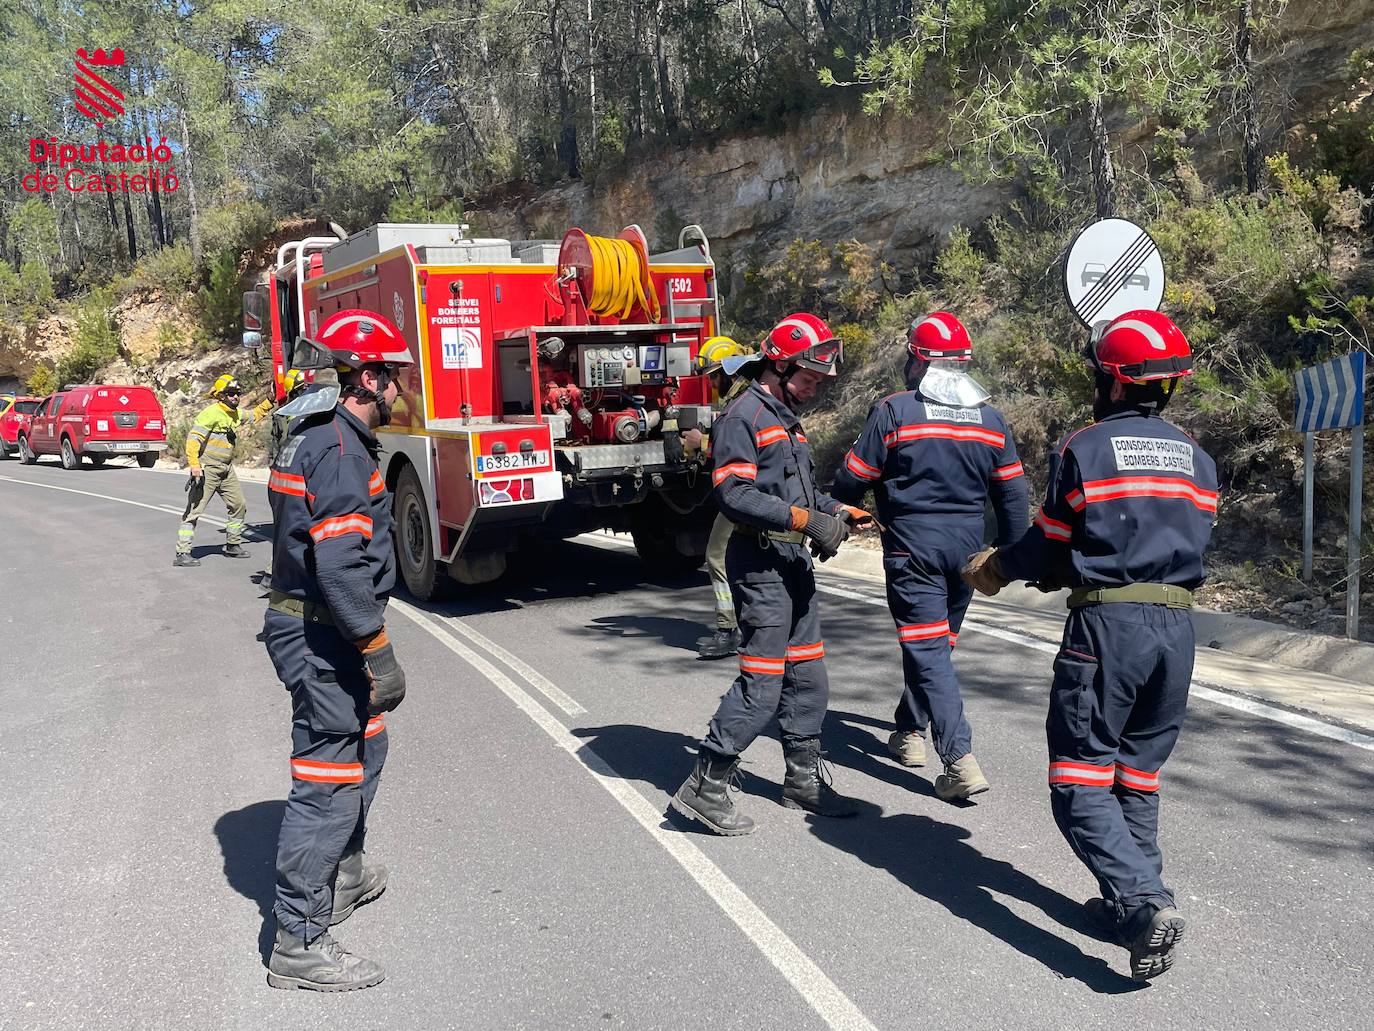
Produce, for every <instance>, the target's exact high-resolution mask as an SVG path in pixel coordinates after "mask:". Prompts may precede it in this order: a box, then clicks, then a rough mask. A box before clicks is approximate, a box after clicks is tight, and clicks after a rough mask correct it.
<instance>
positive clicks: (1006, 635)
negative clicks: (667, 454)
mask: <svg viewBox="0 0 1374 1031" xmlns="http://www.w3.org/2000/svg"><path fill="white" fill-rule="evenodd" d="M816 590H818V591H821V592H822V593H824V594H833V595H834V596H835V597H837V598H848V599H849V600H851V601H860V602H863V603H864V604H866V605H874V606H878V607H881V608H884V609H886V608H887V601H886V599H883V598H874V597H872V596H871V595H867V594H863V593H860V592H859V591H850V590H846V589H845V588H843V587H831V586H830V585H829V584H817V585H816ZM960 630H961V632H962V631H963V630H973V631H974V632H976V633H980V634H987V635H988V636H989V637H996V638H999V639H1000V640H1003V641H1009V642H1011V643H1012V644H1018V645H1021V646H1022V647H1023V648H1033V649H1035V650H1036V651H1039V652H1045V653H1046V654H1049V655H1054V654H1057V653H1058V651H1059V645H1057V644H1053V643H1051V642H1049V641H1042V640H1041V639H1040V638H1038V637H1032V636H1031V635H1030V634H1022V633H1017V632H1016V631H1014V630H1005V629H1003V628H1002V627H997V626H990V625H988V624H987V623H981V622H979V621H978V620H974V619H966V620H964V625H963V626H962V627H961V628H960ZM1188 691H1189V694H1191V695H1192V697H1194V698H1201V699H1202V700H1203V701H1205V702H1211V703H1212V704H1213V705H1222V706H1225V707H1226V708H1228V709H1235V710H1237V711H1239V712H1245V713H1249V714H1250V715H1252V716H1259V717H1261V718H1263V719H1266V720H1272V721H1273V722H1275V723H1282V724H1283V725H1284V726H1287V727H1293V728H1294V729H1296V730H1305V731H1307V733H1309V734H1316V735H1317V736H1318V737H1324V738H1330V739H1331V740H1332V741H1340V742H1341V743H1342V744H1347V745H1354V746H1355V747H1356V748H1363V749H1365V750H1366V751H1369V752H1374V735H1370V734H1362V733H1360V732H1359V731H1358V730H1352V729H1350V728H1349V727H1342V726H1340V725H1338V724H1335V723H1327V722H1326V721H1325V720H1319V719H1315V718H1313V717H1311V716H1304V715H1302V714H1301V713H1296V712H1290V711H1289V710H1287V709H1280V708H1279V707H1278V706H1276V705H1266V704H1265V703H1264V702H1260V701H1256V700H1255V699H1253V698H1247V697H1245V696H1244V695H1237V694H1232V693H1231V692H1230V691H1228V690H1226V689H1225V688H1223V687H1220V686H1218V685H1215V684H1208V683H1206V682H1204V681H1200V680H1194V681H1193V682H1192V683H1191V684H1190V685H1189V688H1188Z"/></svg>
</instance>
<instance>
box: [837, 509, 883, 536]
mask: <svg viewBox="0 0 1374 1031" xmlns="http://www.w3.org/2000/svg"><path fill="white" fill-rule="evenodd" d="M841 511H843V512H844V514H845V516H846V517H848V519H849V525H850V526H851V527H853V528H854V529H855V530H870V529H872V528H873V527H874V526H877V525H878V521H877V520H876V519H874V518H873V513H872V512H865V511H864V510H863V509H862V508H856V507H855V506H853V505H845V506H844V508H843V509H842V510H841Z"/></svg>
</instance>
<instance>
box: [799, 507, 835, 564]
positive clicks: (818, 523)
mask: <svg viewBox="0 0 1374 1031" xmlns="http://www.w3.org/2000/svg"><path fill="white" fill-rule="evenodd" d="M792 529H793V530H800V531H801V533H802V536H804V537H805V538H806V539H807V540H809V541H810V542H811V554H812V555H814V556H815V557H816V558H818V559H820V560H821V561H822V562H824V561H826V560H827V559H831V558H834V557H835V556H836V555H838V554H839V553H840V545H841V544H842V543H844V539H845V538H846V537H848V536H849V523H848V522H847V521H846V520H844V519H840V518H837V517H836V516H833V515H830V514H829V513H828V512H822V511H821V510H820V509H819V508H797V507H796V506H795V505H794V506H793V508H792Z"/></svg>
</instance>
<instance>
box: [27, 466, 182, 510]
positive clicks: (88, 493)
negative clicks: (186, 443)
mask: <svg viewBox="0 0 1374 1031" xmlns="http://www.w3.org/2000/svg"><path fill="white" fill-rule="evenodd" d="M0 480H3V481H5V482H6V483H22V484H24V486H26V487H44V488H46V489H47V490H60V491H62V492H64V493H66V494H82V495H84V496H86V497H88V498H100V499H101V500H102V501H118V502H120V503H122V504H125V505H137V506H138V507H139V508H146V509H149V510H150V511H153V512H170V513H172V515H178V516H179V515H181V511H182V510H181V509H179V508H170V507H168V506H167V505H149V504H145V503H144V502H142V501H130V500H129V499H128V498H116V497H114V496H112V495H110V494H97V493H95V491H90V490H77V489H76V488H75V487H59V486H58V485H57V484H55V483H35V482H34V481H33V480H16V479H15V478H14V477H13V476H0Z"/></svg>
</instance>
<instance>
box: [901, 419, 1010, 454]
mask: <svg viewBox="0 0 1374 1031" xmlns="http://www.w3.org/2000/svg"><path fill="white" fill-rule="evenodd" d="M932 438H933V439H937V440H962V441H965V442H967V443H973V444H989V445H991V446H992V447H997V448H1000V447H1005V446H1006V443H1007V438H1006V435H1005V434H1002V433H998V432H997V431H996V430H985V429H981V428H979V427H977V426H952V425H950V424H949V423H944V422H921V423H916V424H914V425H911V426H899V427H897V428H896V429H895V430H893V431H892V432H891V433H889V434H887V435H886V436H885V437H883V443H884V444H886V445H887V446H888V447H895V446H896V445H898V444H905V443H907V442H908V441H912V440H928V439H932Z"/></svg>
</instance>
